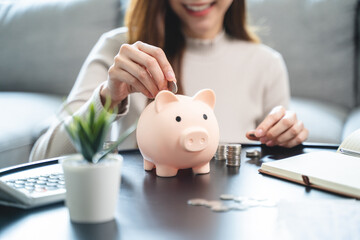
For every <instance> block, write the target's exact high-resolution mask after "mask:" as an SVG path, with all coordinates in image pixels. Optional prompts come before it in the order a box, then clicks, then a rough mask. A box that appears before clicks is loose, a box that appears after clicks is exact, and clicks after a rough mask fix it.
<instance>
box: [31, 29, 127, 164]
mask: <svg viewBox="0 0 360 240" xmlns="http://www.w3.org/2000/svg"><path fill="white" fill-rule="evenodd" d="M125 42H126V29H125V28H119V29H115V30H113V31H110V32H108V33H105V34H103V35H102V36H101V38H100V39H99V41H98V42H97V43H96V45H95V46H94V48H93V49H92V50H91V52H90V54H89V56H88V57H87V59H86V60H85V63H84V64H83V66H82V68H81V70H80V73H79V75H78V77H77V79H76V82H75V84H74V86H73V88H72V90H71V92H70V94H69V96H68V98H67V99H66V101H65V103H64V104H63V105H62V107H61V109H60V110H59V113H58V119H57V120H56V121H54V122H53V123H52V124H51V126H50V128H49V129H48V130H47V131H46V132H45V133H44V134H43V135H42V136H41V137H40V138H39V139H38V140H37V141H36V143H35V145H34V147H33V149H32V151H31V154H30V161H36V160H41V159H45V158H51V157H57V156H60V155H64V154H71V153H75V152H76V151H75V149H74V147H73V145H72V143H71V141H70V139H69V137H68V136H67V133H66V131H65V128H64V126H63V122H64V121H66V122H67V121H72V116H73V115H77V116H85V115H86V113H87V112H88V108H89V105H90V103H91V102H94V104H95V110H96V112H99V111H100V110H101V109H103V105H102V103H101V99H100V91H101V88H102V86H103V84H104V82H105V81H106V80H107V78H108V69H109V67H110V66H111V65H112V64H113V61H114V57H115V55H116V54H117V53H118V51H119V48H120V46H121V44H123V43H125ZM124 101H126V102H125V106H126V107H125V110H124V111H123V112H122V113H120V114H118V116H117V119H118V118H120V117H121V116H123V115H126V114H127V113H128V109H129V101H128V99H126V100H124Z"/></svg>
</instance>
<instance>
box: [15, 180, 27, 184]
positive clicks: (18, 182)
mask: <svg viewBox="0 0 360 240" xmlns="http://www.w3.org/2000/svg"><path fill="white" fill-rule="evenodd" d="M15 184H18V185H24V184H25V181H23V180H17V181H15Z"/></svg>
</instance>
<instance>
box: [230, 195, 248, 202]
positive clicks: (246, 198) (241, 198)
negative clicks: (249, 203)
mask: <svg viewBox="0 0 360 240" xmlns="http://www.w3.org/2000/svg"><path fill="white" fill-rule="evenodd" d="M248 199H249V198H248V197H242V196H237V197H234V201H235V202H243V201H246V200H248Z"/></svg>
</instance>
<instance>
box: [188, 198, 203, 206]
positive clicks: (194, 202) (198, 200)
mask: <svg viewBox="0 0 360 240" xmlns="http://www.w3.org/2000/svg"><path fill="white" fill-rule="evenodd" d="M207 203H208V201H207V200H205V199H202V198H193V199H190V200H188V201H187V204H189V205H193V206H205V205H206V204H207Z"/></svg>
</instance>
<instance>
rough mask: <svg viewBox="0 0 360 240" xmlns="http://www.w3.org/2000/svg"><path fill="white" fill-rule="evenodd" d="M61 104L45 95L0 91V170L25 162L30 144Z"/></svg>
mask: <svg viewBox="0 0 360 240" xmlns="http://www.w3.org/2000/svg"><path fill="white" fill-rule="evenodd" d="M62 101H63V98H62V97H59V96H55V95H49V94H36V93H24V92H23V93H21V92H0V109H1V111H2V113H3V114H2V115H1V118H0V133H1V134H0V168H2V167H6V166H10V165H15V164H18V163H24V162H27V161H28V156H29V154H30V150H31V147H32V145H33V143H34V141H35V140H36V138H37V137H38V135H39V133H40V132H41V131H42V130H43V128H44V127H45V128H46V127H47V126H48V124H49V122H50V121H51V120H52V119H53V118H54V116H55V114H56V112H57V111H58V110H59V107H60V105H61V103H62ZM24 158H25V159H24Z"/></svg>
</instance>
